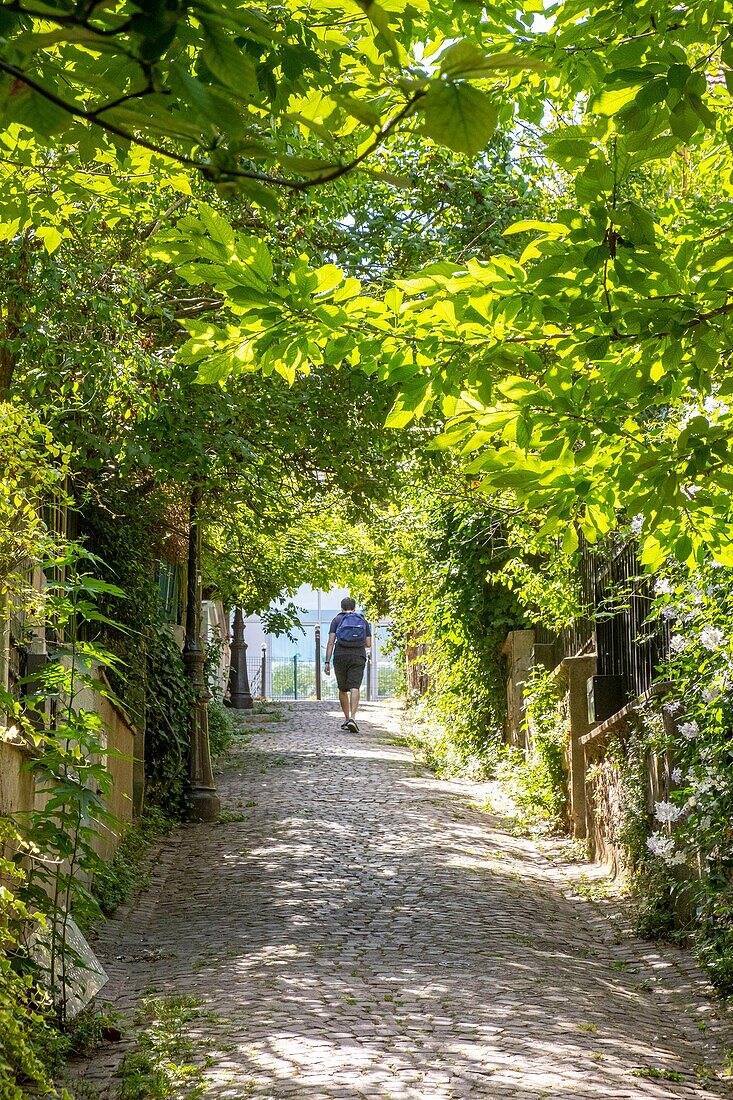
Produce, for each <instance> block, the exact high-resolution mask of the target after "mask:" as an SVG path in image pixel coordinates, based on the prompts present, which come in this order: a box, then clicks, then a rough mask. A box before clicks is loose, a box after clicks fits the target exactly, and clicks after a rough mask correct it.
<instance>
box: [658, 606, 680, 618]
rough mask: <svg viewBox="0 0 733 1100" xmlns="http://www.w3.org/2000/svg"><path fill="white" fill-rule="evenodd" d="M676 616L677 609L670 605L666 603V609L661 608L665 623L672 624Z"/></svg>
mask: <svg viewBox="0 0 733 1100" xmlns="http://www.w3.org/2000/svg"><path fill="white" fill-rule="evenodd" d="M678 614H679V612H678V611H677V608H676V607H675V606H674V605H673V604H671V603H668V604H667V606H666V607H663V608H662V618H663V619H666V620H667V622H672V621H673V620H674V619H676V618H677V616H678Z"/></svg>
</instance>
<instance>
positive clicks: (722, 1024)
mask: <svg viewBox="0 0 733 1100" xmlns="http://www.w3.org/2000/svg"><path fill="white" fill-rule="evenodd" d="M285 710H286V713H285V714H284V718H283V720H282V721H280V722H277V721H265V720H264V719H263V718H262V717H258V716H256V715H255V716H248V717H247V719H246V720H245V722H246V724H247V725H249V726H250V727H251V735H250V736H249V738H248V740H247V741H246V742H243V743H242V744H241V745H240V746H239V747H238V748H237V749H236V750H235V751H234V753H233V754H232V756H231V757H230V758H229V760H228V762H227V763H226V764H225V766H224V769H223V774H222V775H221V776H220V790H221V794H222V797H223V803H224V807H225V810H224V812H223V815H222V817H223V820H222V823H220V824H217V825H209V826H203V825H199V826H190V827H187V828H184V829H181V830H179V831H178V832H177V833H176V834H175V835H174V836H173V837H172V838H171V840H170V841H169V842H167V843H166V845H165V846H164V848H163V850H162V851H161V854H160V859H159V861H158V865H157V868H156V875H155V882H154V885H153V888H152V889H151V890H150V891H149V892H148V893H147V894H146V895H145V896H144V897H143V898H142V899H141V900H140V903H139V904H138V905H137V906H136V907H134V908H132V909H131V910H130V911H129V912H128V913H127V914H122V916H121V917H120V918H118V919H117V920H116V921H112V922H110V923H109V924H108V925H107V927H106V930H105V933H104V936H103V938H102V940H101V941H100V943H99V944H98V950H99V951H100V954H101V955H102V957H103V959H104V960H105V962H106V963H107V965H108V968H109V971H110V975H111V981H110V985H109V987H108V990H107V994H106V996H107V998H108V999H111V1000H112V1001H113V1003H114V1005H115V1007H116V1008H117V1009H119V1010H120V1011H122V1012H123V1013H127V1014H128V1015H129V1014H131V1013H132V1011H133V1009H134V1006H135V1004H136V1003H137V1002H138V1000H139V998H140V997H141V996H142V995H143V994H145V993H146V992H151V991H155V992H157V993H159V994H161V995H164V996H165V995H172V994H191V995H194V996H196V997H199V998H201V1000H202V1002H203V1005H204V1007H205V1008H206V1009H207V1010H208V1011H207V1012H206V1015H205V1016H204V1017H203V1018H201V1019H199V1020H198V1021H195V1022H194V1023H193V1024H192V1025H191V1027H192V1034H193V1035H194V1038H195V1039H196V1040H197V1042H199V1041H200V1050H201V1056H202V1058H203V1055H204V1054H206V1055H208V1059H207V1062H208V1064H207V1066H206V1068H205V1075H206V1087H205V1092H204V1095H205V1097H207V1098H212V1100H213V1098H217V1100H225V1098H226V1100H244V1097H250V1096H257V1097H270V1098H272V1100H280V1098H283V1100H284V1098H290V1097H300V1098H303V1100H306V1098H307V1100H346V1098H356V1097H370V1098H375V1100H376V1098H382V1097H385V1098H388V1097H394V1098H401V1100H407V1098H410V1097H415V1098H423V1100H426V1098H430V1100H448V1098H457V1097H487V1098H491V1100H505V1098H506V1100H509V1098H511V1100H537V1098H540V1097H552V1098H560V1100H562V1098H564V1097H571V1096H572V1097H582V1098H586V1100H595V1098H613V1100H623V1098H629V1097H655V1098H663V1097H670V1098H672V1097H674V1098H681V1097H697V1098H700V1100H703V1098H707V1097H724V1096H730V1095H731V1092H732V1091H733V1090H731V1089H730V1087H729V1086H728V1085H727V1083H726V1082H725V1081H723V1080H719V1079H715V1080H710V1079H708V1078H709V1073H706V1067H710V1066H712V1065H716V1064H717V1065H719V1064H720V1059H721V1054H722V1047H723V1045H725V1038H726V1033H727V1029H728V1026H729V1024H728V1022H727V1021H726V1020H725V1019H723V1020H721V1019H718V1018H717V1017H716V1008H715V1003H714V1002H713V1001H711V1000H709V999H708V997H707V995H706V990H705V988H704V983H703V982H702V979H701V978H700V976H699V975H698V974H697V973H696V971H695V968H694V966H693V965H692V963H691V961H690V959H689V957H688V956H686V955H685V954H684V953H682V952H678V951H676V950H674V949H672V948H669V949H667V948H665V949H658V948H657V947H656V946H655V945H650V944H647V943H644V942H642V941H639V940H636V939H634V938H633V937H630V936H628V935H623V934H620V933H619V931H618V928H617V927H616V925H615V924H614V923H613V922H611V921H610V920H609V919H608V917H607V915H606V913H605V911H604V909H603V907H602V906H598V905H596V904H593V903H591V902H589V901H587V900H584V899H582V898H579V897H577V896H575V897H573V896H571V895H572V894H573V892H574V887H573V884H572V881H571V879H569V878H568V875H567V873H566V872H565V871H564V870H563V869H562V868H561V867H560V866H559V865H558V864H557V863H553V862H552V861H551V860H549V859H548V858H547V856H546V855H545V854H543V853H542V852H541V851H539V850H538V849H537V847H536V846H535V845H534V844H533V843H532V842H530V841H528V840H525V839H518V838H516V837H513V836H511V835H510V834H509V833H507V832H506V831H502V828H501V825H502V822H501V819H499V818H497V817H494V816H492V815H489V814H486V813H482V812H480V811H478V810H476V809H473V808H472V807H471V800H472V799H473V798H475V796H476V789H475V785H472V784H470V783H469V784H459V783H446V782H442V781H439V780H437V779H435V778H433V777H432V776H431V775H430V774H428V773H427V772H425V771H424V770H422V769H421V768H419V767H417V766H415V764H414V763H413V760H412V756H411V754H410V752H409V750H408V749H406V748H405V746H404V745H403V744H402V743H401V742H400V740H399V738H398V737H397V730H398V715H397V713H396V711H394V710H390V709H389V708H387V707H380V706H377V705H366V706H365V707H364V708H363V711H362V714H361V715H360V721H361V727H362V729H361V733H360V734H359V735H353V734H345V733H342V732H341V731H340V730H339V729H338V722H339V718H338V716H337V712H336V710H335V709H334V706H333V704H329V703H320V704H316V703H304V704H297V705H296V706H295V707H293V706H291V707H290V708H289V709H288V708H285ZM575 892H576V893H577V891H575ZM728 1045H733V1043H731V1042H730V1041H729V1043H728ZM121 1049H124V1044H122V1048H120V1046H119V1045H118V1046H117V1047H115V1048H113V1049H112V1050H111V1052H110V1048H108V1049H107V1052H106V1053H105V1054H102V1055H100V1056H98V1057H97V1058H96V1059H94V1060H92V1061H91V1062H89V1063H88V1064H86V1065H85V1066H83V1067H82V1068H81V1070H80V1072H81V1074H82V1076H84V1077H86V1079H87V1081H88V1082H91V1083H92V1085H91V1087H92V1090H93V1088H94V1087H96V1088H98V1090H99V1091H98V1095H102V1096H114V1095H115V1084H114V1078H113V1076H112V1075H113V1071H114V1064H115V1061H116V1060H118V1059H119V1057H120V1050H121ZM635 1071H636V1073H640V1074H641V1076H636V1075H635ZM677 1074H681V1075H683V1076H682V1079H681V1080H677V1079H676V1078H675V1077H674V1075H677ZM670 1075H671V1078H672V1079H670Z"/></svg>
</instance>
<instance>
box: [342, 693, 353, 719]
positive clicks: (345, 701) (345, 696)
mask: <svg viewBox="0 0 733 1100" xmlns="http://www.w3.org/2000/svg"><path fill="white" fill-rule="evenodd" d="M349 695H350V693H349V692H348V691H339V703H340V704H341V710H342V711H343V712H344V720H345V721H346V722H348V720H349V718H351V711H350V706H351V699H350V698H349Z"/></svg>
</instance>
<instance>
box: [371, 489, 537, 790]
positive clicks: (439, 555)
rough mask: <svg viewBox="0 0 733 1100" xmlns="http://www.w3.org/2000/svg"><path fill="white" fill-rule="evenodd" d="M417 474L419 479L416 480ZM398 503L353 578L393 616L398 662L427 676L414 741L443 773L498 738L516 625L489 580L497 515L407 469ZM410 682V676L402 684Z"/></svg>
mask: <svg viewBox="0 0 733 1100" xmlns="http://www.w3.org/2000/svg"><path fill="white" fill-rule="evenodd" d="M423 477H424V480H423ZM410 480H411V481H412V484H411V485H409V487H406V489H405V490H404V495H403V498H402V500H401V502H400V507H399V510H397V509H395V510H394V512H392V513H390V512H387V513H386V514H385V515H384V516H383V517H382V521H381V530H380V529H377V530H374V531H372V533H371V534H372V538H373V540H374V542H375V548H374V551H373V553H372V555H371V557H370V559H369V567H370V572H369V576H368V577H367V576H364V577H363V578H362V579H361V581H360V582H358V583H361V585H362V587H363V589H364V591H365V593H366V594H367V596H368V599H369V601H370V602H371V603H372V605H373V607H374V609H375V611H379V612H380V613H381V612H382V610H383V609H384V602H385V598H386V601H387V606H388V607H389V611H390V614H391V615H392V617H393V619H394V626H393V631H392V635H393V638H392V642H393V646H394V647H395V648H396V651H397V654H398V658H397V663H398V664H401V663H403V661H404V660H405V659H406V658H407V657H408V655H409V658H410V661H411V663H412V665H413V670H414V671H413V679H414V677H415V676H417V677H419V678H421V679H422V680H423V681H426V684H423V687H426V688H427V695H426V708H425V709H426V710H429V711H430V719H429V721H428V722H427V723H421V722H420V721H417V722H416V727H418V729H419V727H420V725H422V726H423V732H422V734H421V735H420V736H421V739H422V740H423V741H424V742H425V743H426V751H427V752H429V755H430V758H431V762H432V763H433V765H434V766H436V767H438V768H439V770H441V771H446V770H455V769H461V768H462V769H465V768H468V769H469V770H470V771H471V772H472V773H474V774H478V773H479V772H481V771H486V770H487V769H490V768H491V767H492V766H493V764H494V763H495V761H496V758H497V753H498V748H499V745H500V743H501V740H502V737H503V728H504V718H505V709H506V689H505V685H504V658H503V655H502V653H501V645H502V643H503V641H504V639H505V637H506V633H507V630H509V629H512V628H513V627H514V626H518V625H520V624H521V621H522V616H521V612H520V610H519V608H518V606H517V602H516V599H515V597H514V596H513V595H512V593H511V592H509V591H508V590H507V588H506V587H505V586H503V585H502V584H500V583H498V582H497V581H496V580H495V574H496V573H497V572H498V570H499V569H500V567H501V565H502V564H504V562H505V561H506V554H505V552H504V551H503V550H502V549H501V548H498V549H497V545H496V544H497V542H498V543H499V544H501V546H503V545H504V540H503V539H502V538H501V526H502V524H501V519H500V517H499V516H498V514H497V513H494V512H492V511H491V509H490V508H489V507H486V508H480V507H477V504H478V503H479V502H477V501H475V500H473V499H472V497H471V496H470V494H468V495H467V494H465V492H464V490H463V489H462V487H461V485H460V482H456V480H455V479H453V478H452V477H451V476H448V475H446V476H444V477H441V476H438V475H437V474H436V473H435V472H433V473H432V474H431V473H429V472H427V471H424V472H422V476H421V472H420V471H419V470H418V469H414V470H413V471H411V478H410ZM410 686H412V685H411V684H410V683H409V682H408V687H410Z"/></svg>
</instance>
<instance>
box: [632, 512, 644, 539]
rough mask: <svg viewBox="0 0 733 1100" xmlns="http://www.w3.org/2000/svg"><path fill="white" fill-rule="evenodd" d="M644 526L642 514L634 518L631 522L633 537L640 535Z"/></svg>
mask: <svg viewBox="0 0 733 1100" xmlns="http://www.w3.org/2000/svg"><path fill="white" fill-rule="evenodd" d="M643 526H644V516H643V515H642V514H641V512H640V513H639V515H638V516H634V517H633V519H632V520H631V533H632V534H633V535H638V534H639V533H640V531H641V529H642V527H643Z"/></svg>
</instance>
